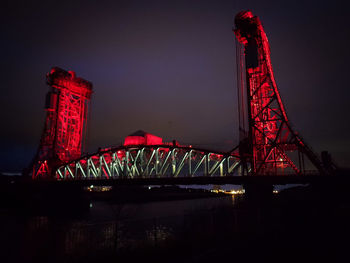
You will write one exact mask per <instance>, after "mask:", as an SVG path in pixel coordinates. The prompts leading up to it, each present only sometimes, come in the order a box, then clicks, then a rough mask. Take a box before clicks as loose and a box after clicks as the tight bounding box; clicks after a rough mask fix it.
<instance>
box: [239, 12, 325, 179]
mask: <svg viewBox="0 0 350 263" xmlns="http://www.w3.org/2000/svg"><path fill="white" fill-rule="evenodd" d="M235 26H236V28H235V29H234V33H235V35H236V37H237V40H238V41H237V43H236V47H237V63H238V82H239V83H238V91H239V92H238V95H239V96H238V97H239V128H240V142H241V143H240V155H241V158H242V161H244V162H245V163H246V165H245V168H246V170H247V173H252V174H256V175H258V174H263V175H268V174H271V175H272V174H281V173H284V172H288V173H291V172H292V173H293V172H294V173H296V174H302V173H305V171H306V170H308V167H309V166H313V167H316V168H317V169H318V170H319V171H320V172H326V171H325V169H324V167H323V164H322V163H321V162H320V161H319V159H318V157H316V155H315V154H314V153H313V152H312V150H311V149H310V148H309V147H307V145H306V144H305V143H304V142H303V140H302V139H301V137H300V136H299V135H298V134H297V133H296V132H294V131H293V130H292V128H291V126H290V123H289V121H288V118H287V114H286V111H285V109H284V106H283V103H282V100H281V96H280V94H279V91H278V88H277V84H276V81H275V78H274V74H273V70H272V65H271V59H270V46H269V42H268V40H267V37H266V34H265V31H264V29H263V26H262V24H261V22H260V19H259V18H258V17H257V16H254V15H253V14H252V12H250V11H243V12H240V13H238V14H237V16H236V17H235ZM304 156H305V157H306V158H304ZM248 166H249V167H248ZM248 171H249V172H248Z"/></svg>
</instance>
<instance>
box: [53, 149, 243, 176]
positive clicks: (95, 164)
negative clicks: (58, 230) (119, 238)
mask: <svg viewBox="0 0 350 263" xmlns="http://www.w3.org/2000/svg"><path fill="white" fill-rule="evenodd" d="M243 172H244V171H243V169H242V165H241V160H240V158H239V156H238V155H236V154H227V153H223V152H212V151H208V150H204V149H198V148H193V147H188V146H166V145H134V146H121V147H117V148H112V149H107V150H103V151H99V152H97V153H96V154H92V155H88V156H85V157H82V158H81V159H79V160H75V161H72V162H70V163H66V164H64V165H62V166H60V167H58V169H57V170H56V178H57V179H58V180H89V179H147V178H149V179H151V178H195V177H203V176H204V177H224V176H237V175H242V173H243Z"/></svg>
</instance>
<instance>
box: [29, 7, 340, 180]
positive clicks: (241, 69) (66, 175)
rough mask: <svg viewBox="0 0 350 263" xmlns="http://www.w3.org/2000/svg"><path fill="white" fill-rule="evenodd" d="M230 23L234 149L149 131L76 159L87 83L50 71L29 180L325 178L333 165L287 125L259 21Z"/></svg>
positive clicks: (248, 18)
mask: <svg viewBox="0 0 350 263" xmlns="http://www.w3.org/2000/svg"><path fill="white" fill-rule="evenodd" d="M235 26H236V29H234V34H235V35H236V38H237V42H236V49H237V63H238V65H237V69H238V78H237V80H238V100H239V103H238V111H239V114H238V115H239V125H238V126H239V131H240V143H239V145H238V146H237V147H236V148H234V149H233V150H232V151H230V152H217V151H210V150H204V149H199V148H193V147H191V146H182V145H179V144H177V143H175V142H174V143H163V142H162V139H161V138H159V137H156V136H153V137H152V138H153V139H154V140H153V142H151V143H145V142H146V141H144V142H143V141H142V140H146V139H147V138H148V137H147V136H149V134H148V135H145V137H144V138H143V137H142V136H141V137H140V136H139V135H133V137H134V138H132V139H131V141H132V143H131V144H130V143H128V144H126V143H124V145H123V146H120V147H115V148H107V149H103V150H100V151H98V152H97V153H95V154H91V155H87V156H83V157H80V156H81V152H82V145H83V142H84V135H85V134H86V131H85V130H86V126H87V118H86V116H87V112H88V108H89V101H90V97H91V94H92V92H93V91H92V84H91V83H90V82H88V81H86V80H84V79H81V78H78V77H76V74H75V73H74V72H71V71H68V72H67V71H65V70H62V69H59V68H53V69H52V70H51V72H50V73H48V75H47V82H48V84H49V85H50V86H51V90H50V92H49V93H48V95H49V96H48V98H49V104H48V105H47V107H46V111H47V115H46V121H45V128H44V131H43V134H42V137H41V142H40V146H39V150H38V152H37V155H36V157H35V158H34V161H33V163H32V165H31V167H32V168H33V169H32V170H33V172H32V178H33V179H45V180H52V179H54V180H55V181H66V180H68V181H79V180H81V181H82V180H85V181H89V180H103V181H105V180H110V179H115V180H114V181H124V182H125V180H129V179H133V181H134V182H135V183H136V181H139V182H141V181H142V182H144V184H151V182H160V181H161V180H160V179H162V180H163V181H169V180H170V179H171V180H170V181H172V182H175V181H176V182H180V181H182V182H184V183H186V182H189V181H194V180H193V179H196V181H197V182H199V180H202V181H203V180H204V181H207V182H209V181H210V182H214V181H215V182H224V181H225V182H226V181H227V179H225V180H224V179H222V178H236V177H237V178H238V177H241V178H243V177H248V176H245V175H249V177H256V176H263V177H266V176H280V175H284V176H288V175H293V176H295V177H300V176H307V175H310V174H309V172H308V171H307V169H310V168H311V167H312V169H313V171H314V173H313V175H315V172H316V174H319V175H326V176H328V175H331V174H332V173H333V172H334V170H335V168H334V167H335V166H333V164H332V162H331V161H330V157H329V156H326V157H327V158H323V159H324V160H322V161H321V160H319V158H318V156H316V154H314V152H313V151H312V150H311V148H309V147H308V146H307V144H306V143H305V142H304V141H303V140H302V138H301V137H300V136H299V134H298V133H296V132H295V131H294V130H293V129H292V128H291V125H290V123H289V120H288V118H287V114H286V111H285V108H284V106H283V103H282V100H281V97H280V94H279V91H278V88H277V84H276V81H275V79H274V75H273V70H272V65H271V58H270V47H269V43H268V40H267V37H266V34H265V31H264V29H263V27H262V24H261V22H260V20H259V18H258V17H256V16H254V15H253V14H252V13H251V12H250V11H243V12H240V13H239V14H238V15H237V16H236V18H235ZM128 137H129V136H128ZM150 138H151V137H150ZM148 142H149V141H148ZM323 157H324V156H323ZM198 178H204V179H198ZM205 178H206V179H205ZM208 178H210V179H211V180H207V179H208ZM220 178H221V179H220ZM156 179H157V180H156ZM214 179H215V180H214ZM240 180H243V179H240ZM244 180H246V179H244ZM110 181H113V180H110ZM229 181H230V180H229ZM231 181H232V180H231Z"/></svg>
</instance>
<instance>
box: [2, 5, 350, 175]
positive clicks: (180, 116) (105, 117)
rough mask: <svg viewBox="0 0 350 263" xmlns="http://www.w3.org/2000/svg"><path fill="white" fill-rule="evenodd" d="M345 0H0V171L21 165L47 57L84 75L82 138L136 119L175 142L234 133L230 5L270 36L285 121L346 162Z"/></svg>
mask: <svg viewBox="0 0 350 263" xmlns="http://www.w3.org/2000/svg"><path fill="white" fill-rule="evenodd" d="M345 2H346V1H327V2H324V3H322V2H321V1H258V0H256V1H232V0H231V1H228V0H227V1H224V0H212V1H203V0H202V1H191V0H187V1H182V0H180V1H165V0H163V1H146V0H145V1H130V0H125V1H88V0H85V1H50V0H46V1H16V0H15V1H5V3H2V5H1V9H0V10H1V11H0V12H1V16H0V19H1V29H0V33H1V34H0V37H1V42H0V45H1V60H0V63H1V82H2V83H1V96H0V107H1V131H0V132H1V134H0V135H1V136H0V157H1V159H0V172H1V171H2V172H3V171H12V172H14V171H21V170H22V168H23V167H25V166H27V165H28V164H29V163H30V161H31V159H32V157H33V156H34V154H35V152H36V149H37V147H38V145H39V140H40V136H41V132H42V129H43V125H44V119H45V111H44V101H45V94H46V92H47V91H48V87H47V86H46V84H45V75H46V73H47V72H48V71H49V70H50V69H51V67H52V66H58V67H61V68H64V69H66V70H74V71H75V72H76V73H77V75H78V76H80V77H82V78H85V79H87V80H89V81H91V82H92V83H93V85H94V94H93V97H92V103H91V116H90V123H89V138H88V146H89V147H88V150H89V152H94V151H96V150H97V148H98V147H107V146H116V145H119V144H120V143H121V142H122V141H123V138H124V137H125V136H127V135H128V134H130V133H132V132H134V131H136V130H139V129H142V130H145V131H147V132H150V133H153V134H155V135H157V136H161V137H163V139H164V140H166V141H171V140H173V139H176V140H178V141H179V142H180V143H183V144H192V145H197V146H201V147H204V148H209V149H219V150H230V149H232V148H233V147H234V146H236V145H237V143H238V110H237V90H236V55H235V39H234V35H233V33H232V25H233V21H234V16H235V15H236V14H237V13H238V12H239V11H241V10H246V9H250V10H252V12H253V13H254V14H255V15H258V16H259V17H260V19H261V21H262V23H263V25H264V28H265V31H266V33H267V36H268V38H269V41H270V46H271V59H272V65H273V68H274V72H275V78H276V82H277V85H278V87H279V90H280V93H281V96H282V100H283V102H284V104H285V107H286V110H287V114H288V116H289V119H290V121H291V123H292V126H293V127H294V129H295V130H297V131H298V132H299V133H300V134H301V136H302V137H303V138H304V140H305V141H306V142H307V143H308V144H309V145H310V146H311V147H312V148H313V149H314V151H316V152H317V153H320V152H321V151H322V150H328V151H329V152H330V153H331V154H332V156H333V158H334V159H335V161H336V163H337V164H338V165H340V166H343V167H349V166H350V149H349V148H350V138H349V130H350V118H349V113H350V106H349V105H350V102H349V98H350V91H349V90H350V89H349V88H350V87H349V76H350V68H349V62H350V61H349V59H350V54H349V50H350V48H349V47H350V22H349V10H350V9H349V6H345Z"/></svg>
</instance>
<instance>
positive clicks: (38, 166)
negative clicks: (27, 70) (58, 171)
mask: <svg viewBox="0 0 350 263" xmlns="http://www.w3.org/2000/svg"><path fill="white" fill-rule="evenodd" d="M47 84H48V85H50V87H51V90H50V91H49V92H48V94H47V101H46V112H47V113H46V119H45V127H44V131H43V134H42V137H41V140H40V146H39V150H38V152H37V155H36V157H35V160H34V169H33V175H32V176H33V178H37V177H48V176H50V173H51V169H52V168H53V167H55V166H57V165H60V164H62V163H66V162H68V161H71V160H74V159H77V158H79V157H80V156H81V152H82V146H83V144H84V135H85V132H86V128H87V127H86V126H87V123H86V119H87V112H88V105H89V101H90V97H91V94H92V84H91V83H90V82H88V81H86V80H84V79H82V78H78V77H76V75H75V73H74V72H73V71H68V72H67V71H65V70H63V69H60V68H57V67H54V68H52V69H51V71H50V72H49V73H48V74H47Z"/></svg>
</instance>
